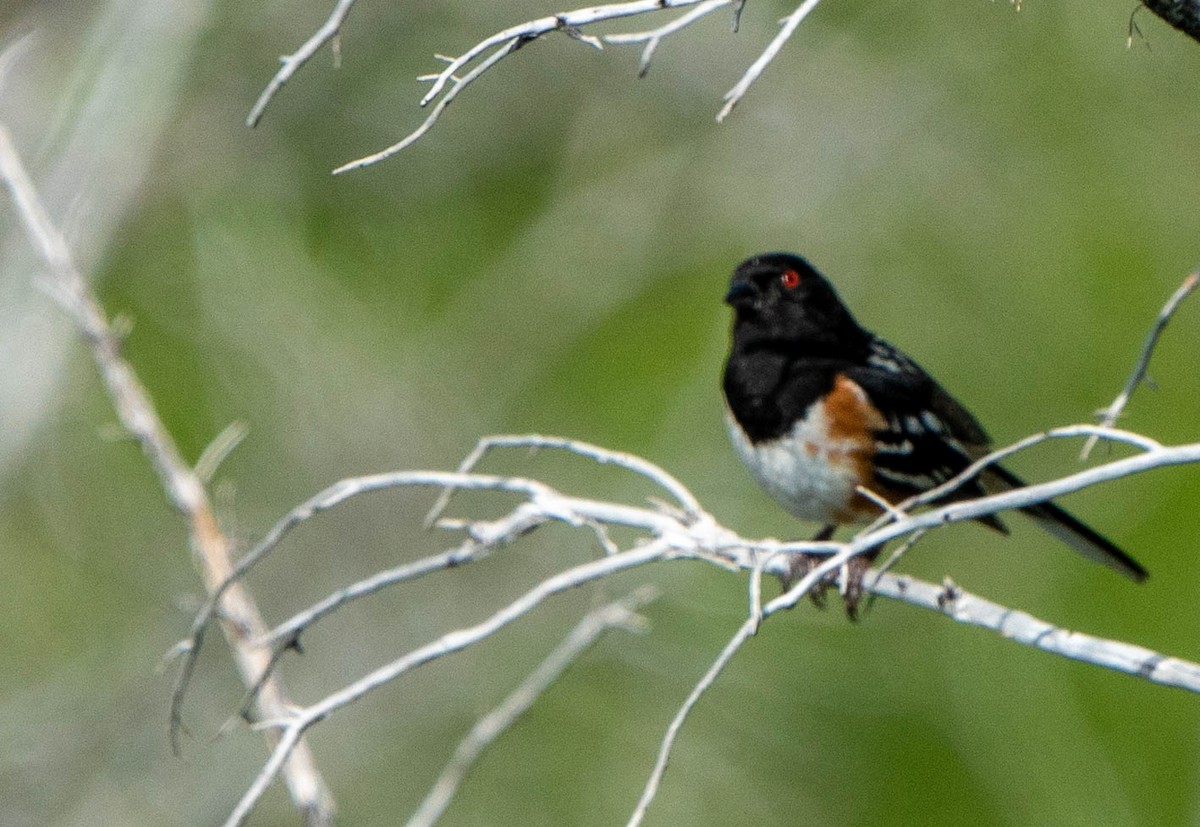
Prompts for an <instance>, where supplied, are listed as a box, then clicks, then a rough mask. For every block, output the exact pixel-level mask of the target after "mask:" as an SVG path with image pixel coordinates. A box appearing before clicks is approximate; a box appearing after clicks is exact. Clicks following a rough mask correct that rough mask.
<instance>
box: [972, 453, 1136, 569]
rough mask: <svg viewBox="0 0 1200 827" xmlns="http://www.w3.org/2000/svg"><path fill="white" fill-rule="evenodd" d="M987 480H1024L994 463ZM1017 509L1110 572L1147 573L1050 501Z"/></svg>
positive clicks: (1017, 483)
mask: <svg viewBox="0 0 1200 827" xmlns="http://www.w3.org/2000/svg"><path fill="white" fill-rule="evenodd" d="M984 476H985V479H987V480H988V481H989V482H992V481H994V482H996V483H997V484H998V486H999V487H1001V488H1003V489H1008V488H1024V487H1025V482H1024V481H1023V480H1022V479H1021V478H1020V477H1018V476H1017V475H1015V474H1013V473H1012V472H1010V471H1008V470H1007V469H1005V468H1001V467H1000V466H998V465H993V466H991V467H990V468H988V470H987V471H986V472H985V474H984ZM1021 512H1022V513H1023V514H1026V515H1028V516H1029V517H1030V518H1032V519H1033V521H1034V522H1036V523H1037V524H1038V525H1039V526H1041V527H1042V529H1044V530H1045V531H1047V532H1049V533H1050V534H1053V535H1054V536H1055V537H1057V538H1058V539H1059V540H1062V541H1063V542H1064V543H1066V544H1067V545H1068V546H1070V547H1071V548H1073V549H1075V550H1076V551H1077V552H1079V553H1080V554H1082V555H1083V556H1084V557H1087V558H1089V559H1091V560H1095V561H1096V562H1097V563H1103V564H1104V565H1106V566H1108V567H1109V568H1110V569H1113V570H1114V571H1118V572H1120V573H1121V574H1123V575H1125V576H1126V577H1128V578H1129V579H1130V580H1134V581H1136V582H1138V583H1140V582H1142V581H1143V580H1145V579H1146V578H1147V577H1149V576H1150V573H1149V572H1148V571H1146V570H1145V569H1144V568H1142V566H1141V564H1140V563H1138V561H1137V560H1134V559H1133V558H1132V557H1130V556H1129V555H1128V554H1126V553H1125V552H1124V551H1122V550H1121V549H1120V548H1118V547H1117V546H1116V545H1115V544H1114V543H1113V542H1112V541H1110V540H1109V539H1108V538H1107V537H1104V536H1103V535H1101V534H1099V533H1098V532H1096V531H1094V530H1092V529H1091V528H1089V527H1088V526H1086V525H1084V524H1083V523H1081V522H1080V521H1079V520H1077V519H1075V518H1074V517H1073V516H1071V514H1069V513H1068V512H1066V511H1064V510H1062V509H1061V508H1059V507H1058V506H1057V505H1055V504H1054V503H1051V502H1045V503H1039V504H1038V505H1031V506H1029V507H1028V508H1022V509H1021Z"/></svg>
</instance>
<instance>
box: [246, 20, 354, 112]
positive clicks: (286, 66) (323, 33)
mask: <svg viewBox="0 0 1200 827" xmlns="http://www.w3.org/2000/svg"><path fill="white" fill-rule="evenodd" d="M353 5H354V0H338V2H337V5H336V6H334V7H333V11H332V12H330V13H329V17H328V18H326V20H325V22H324V23H323V24H321V28H319V29H317V30H316V31H315V32H314V33H313V36H312V37H310V38H309V39H308V40H306V41H305V42H304V45H303V46H301V47H300V48H299V49H297V50H296V51H295V52H293V53H292V54H290V55H284V56H283V57H281V58H279V63H280V66H279V71H277V72H276V73H275V75H274V77H272V78H271V81H270V83H268V84H267V88H266V89H264V90H263V91H262V94H261V95H259V96H258V100H257V101H255V103H254V108H252V109H251V110H250V114H249V115H247V116H246V126H248V127H250V128H254V127H256V126H258V122H259V121H260V120H262V116H263V112H264V111H266V108H267V105H268V104H270V103H271V100H272V98H274V97H275V93H276V92H278V91H279V90H280V89H282V88H283V85H284V84H285V83H287V82H288V81H289V80H291V77H292V75H294V74H296V72H297V70H299V69H300V67H301V66H303V65H304V64H305V63H308V61H309V60H311V59H312V57H313V55H315V54H316V53H317V52H318V51H320V49H321V47H322V46H324V45H325V44H326V43H329V42H330V41H332V42H333V46H334V50H335V51H334V56H335V60H336V58H337V55H338V46H337V38H338V36H339V35H340V34H341V31H342V26H343V25H344V24H345V22H346V17H347V15H349V14H350V7H351V6H353Z"/></svg>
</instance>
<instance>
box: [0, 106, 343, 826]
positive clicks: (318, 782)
mask: <svg viewBox="0 0 1200 827" xmlns="http://www.w3.org/2000/svg"><path fill="white" fill-rule="evenodd" d="M0 178H2V179H3V181H4V185H5V186H6V187H7V188H8V190H9V192H10V194H11V195H12V198H13V203H14V204H15V206H16V208H17V213H18V214H19V216H20V218H21V221H22V222H23V223H24V225H25V229H26V231H27V233H28V235H29V239H30V242H31V243H32V244H33V246H34V247H35V248H36V249H37V250H38V252H40V253H41V255H42V257H43V258H44V259H45V260H46V264H47V265H48V267H49V269H50V278H49V280H48V281H46V282H45V283H44V287H45V289H46V290H47V292H49V293H50V295H51V296H52V297H53V298H54V299H55V300H56V301H57V302H58V303H59V304H60V305H61V306H62V308H63V309H64V310H65V311H66V313H67V315H68V316H70V318H71V320H72V321H73V322H74V323H75V325H76V327H78V329H79V332H80V333H81V334H82V335H83V338H84V339H85V340H86V341H87V343H88V345H89V346H90V347H91V351H92V358H93V359H94V360H95V362H96V367H97V368H98V369H99V371H100V376H101V378H102V379H103V381H104V385H105V389H106V390H107V391H108V395H109V397H110V398H111V399H112V403H113V407H114V408H115V409H116V412H117V417H118V418H119V419H120V421H121V424H122V425H124V426H125V428H126V429H127V430H128V431H129V433H130V434H132V436H133V437H134V439H136V440H137V442H138V444H139V445H140V446H141V448H142V452H143V453H144V454H145V455H146V459H147V460H148V461H149V463H150V465H151V467H152V468H153V469H154V471H155V473H156V474H157V475H158V479H159V482H160V483H161V485H162V487H163V491H164V492H165V493H166V495H167V498H168V499H169V500H170V501H171V503H172V505H174V506H175V508H176V509H178V510H179V512H180V513H181V514H183V516H184V518H185V520H186V521H187V526H188V536H189V539H190V541H191V546H192V549H193V551H194V552H195V555H196V557H197V558H198V559H199V561H200V563H201V567H202V571H203V574H204V580H205V586H206V587H207V588H208V589H209V590H210V591H212V590H215V589H217V588H218V587H219V586H221V584H223V583H226V582H231V585H229V587H228V588H226V589H225V590H224V595H223V598H222V600H221V602H220V606H221V611H220V614H221V629H222V631H223V632H224V633H225V639H226V641H227V642H228V643H229V647H230V649H231V650H232V652H233V654H234V659H235V661H236V662H237V666H238V670H239V672H240V673H241V676H242V680H243V681H244V682H245V683H246V685H247V686H253V685H255V684H256V682H257V681H258V677H259V675H260V674H261V673H262V672H263V670H264V669H265V668H266V666H267V663H268V654H267V651H266V650H264V649H262V648H261V647H259V646H258V645H256V644H255V643H254V640H255V638H257V637H259V636H260V635H261V634H262V632H263V631H264V630H265V629H266V624H265V623H264V622H263V620H262V616H261V615H260V614H259V611H258V608H257V606H256V605H255V603H254V600H253V598H252V597H251V596H250V593H249V591H247V589H246V588H245V587H244V586H243V585H242V584H241V583H240V582H236V581H231V579H230V578H231V575H232V573H233V566H232V562H231V555H230V551H231V544H230V542H229V540H228V538H227V537H226V536H225V534H224V533H223V532H222V531H221V528H220V526H219V525H218V523H217V518H216V516H215V514H214V512H213V509H212V505H211V503H210V502H209V499H208V493H207V492H206V491H205V489H204V484H203V483H202V482H201V481H200V478H199V477H198V476H197V475H196V473H195V472H194V471H193V470H192V469H191V468H189V467H188V466H187V464H186V463H185V462H184V461H183V458H182V456H181V455H180V453H179V449H178V448H177V447H176V445H175V442H174V440H173V439H172V438H171V435H170V434H169V433H168V432H167V430H166V428H165V426H164V425H163V423H162V420H161V419H160V418H159V416H158V413H157V412H156V411H155V408H154V403H153V402H152V401H151V399H150V395H149V393H148V392H147V391H146V389H145V387H144V386H143V385H142V383H141V382H140V381H139V380H138V377H137V374H136V373H135V372H134V370H133V367H132V366H131V365H130V364H129V363H128V362H127V361H125V359H124V358H123V357H122V356H121V342H120V339H119V338H118V337H117V335H116V333H114V332H113V329H112V327H111V325H110V324H109V321H108V317H107V316H106V315H105V313H104V309H103V307H101V305H100V303H99V301H98V300H97V299H96V296H95V294H94V293H93V292H92V289H91V285H90V284H89V283H88V281H87V279H85V278H84V276H83V274H82V273H80V272H79V270H78V269H77V268H76V267H75V264H74V261H73V259H72V256H71V252H70V250H69V248H68V246H67V242H66V239H65V238H64V237H63V235H62V233H61V232H59V230H58V228H57V227H56V226H55V225H54V223H53V222H52V221H51V220H50V217H49V215H48V214H47V213H46V210H45V207H43V205H42V202H41V198H40V197H39V195H38V192H37V189H36V188H35V187H34V185H33V182H32V181H31V180H30V178H29V175H28V173H27V172H26V171H25V166H24V164H23V163H22V162H21V159H20V156H19V155H18V154H17V151H16V148H15V147H14V146H13V144H12V139H11V138H10V136H9V134H8V130H7V129H6V128H4V127H3V126H0ZM290 706H291V701H290V700H289V699H288V697H287V695H286V694H285V693H284V690H283V687H282V686H281V685H280V684H279V682H278V681H275V680H270V681H267V682H265V683H264V684H263V685H262V686H261V688H260V692H259V694H258V702H257V708H258V712H259V714H260V715H261V716H263V717H266V718H276V717H278V716H279V715H280V714H283V712H284V710H286V709H288V708H289V707H290ZM269 740H270V741H272V742H274V741H275V738H274V735H273V734H272V735H271V736H269ZM292 747H293V748H292V749H290V750H289V753H290V754H289V758H288V761H287V764H286V766H284V767H283V774H284V779H285V782H286V784H287V787H288V792H289V794H290V795H291V797H292V802H293V803H294V804H295V806H296V807H297V809H299V810H300V811H301V812H302V813H303V814H304V815H305V818H306V819H307V821H308V823H309V824H312V825H325V824H331V823H332V821H333V812H334V801H333V797H332V796H331V794H330V792H329V790H328V788H327V787H326V786H325V782H324V781H323V780H322V778H321V774H320V773H319V772H318V770H317V767H316V764H315V763H314V761H313V757H312V754H311V753H310V752H309V750H308V747H307V745H306V744H304V743H303V742H302V741H298V742H297V743H295V744H293V745H292Z"/></svg>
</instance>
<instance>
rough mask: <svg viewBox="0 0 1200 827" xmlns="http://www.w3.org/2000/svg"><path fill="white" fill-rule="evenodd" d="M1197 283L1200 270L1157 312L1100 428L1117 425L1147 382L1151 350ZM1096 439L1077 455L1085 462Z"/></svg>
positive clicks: (1086, 443)
mask: <svg viewBox="0 0 1200 827" xmlns="http://www.w3.org/2000/svg"><path fill="white" fill-rule="evenodd" d="M1198 283H1200V270H1197V271H1196V272H1194V273H1191V274H1189V275H1188V277H1187V278H1185V279H1184V280H1183V283H1182V284H1180V285H1179V287H1177V288H1176V289H1175V292H1174V293H1172V294H1171V298H1169V299H1167V303H1166V304H1164V305H1163V308H1162V310H1160V311H1159V312H1158V318H1157V319H1155V320H1154V325H1153V326H1152V327H1151V328H1150V332H1149V333H1147V334H1146V341H1145V342H1144V343H1143V344H1142V352H1141V354H1140V355H1139V356H1138V360H1137V364H1136V365H1135V366H1134V368H1133V373H1131V374H1129V380H1128V381H1127V382H1126V383H1125V387H1124V388H1122V389H1121V392H1120V393H1119V394H1117V398H1116V399H1114V400H1113V402H1112V404H1111V405H1109V406H1108V407H1107V408H1105V409H1104V410H1103V411H1101V412H1100V414H1101V416H1100V425H1101V426H1102V427H1105V428H1111V427H1113V426H1114V425H1116V424H1117V419H1118V418H1120V416H1121V412H1122V411H1124V410H1125V405H1126V404H1128V402H1129V397H1131V396H1133V392H1134V391H1135V390H1137V387H1138V385H1140V384H1141V383H1142V382H1143V381H1144V380H1145V379H1146V372H1147V371H1148V370H1149V369H1150V357H1151V356H1153V355H1154V348H1155V346H1156V345H1157V344H1158V337H1159V336H1161V335H1162V332H1163V329H1164V328H1166V326H1167V322H1169V321H1171V317H1172V316H1173V315H1175V310H1176V309H1177V308H1178V307H1179V305H1180V303H1181V302H1182V301H1183V300H1184V299H1186V298H1187V297H1188V296H1189V295H1190V294H1191V292H1192V291H1193V290H1195V289H1196V285H1197V284H1198ZM1097 439H1099V437H1097V436H1092V437H1089V438H1088V441H1087V442H1085V443H1084V445H1083V450H1082V451H1081V452H1080V454H1079V458H1080V459H1087V458H1088V455H1089V454H1091V453H1092V449H1093V448H1095V447H1096V441H1097Z"/></svg>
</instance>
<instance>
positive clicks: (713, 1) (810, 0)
mask: <svg viewBox="0 0 1200 827" xmlns="http://www.w3.org/2000/svg"><path fill="white" fill-rule="evenodd" d="M818 2H819V0H804V2H803V3H802V4H801V5H800V6H799V7H798V8H797V9H796V10H795V11H793V12H792V13H791V14H790V15H788V17H787V18H785V19H784V20H783V21H782V29H781V30H780V32H779V34H777V35H776V36H775V38H774V39H772V40H771V42H770V43H769V44H768V45H767V47H766V49H765V50H764V51H763V53H762V54H761V55H760V56H759V57H758V59H757V60H755V61H754V63H753V64H752V65H751V66H750V68H749V69H748V70H747V71H746V72H745V74H744V75H743V76H742V78H741V80H740V81H738V83H737V85H736V86H734V87H733V88H732V89H731V90H730V91H729V92H728V93H727V94H726V95H725V105H724V106H723V107H722V109H721V111H720V113H719V114H718V115H717V120H718V121H721V120H724V118H725V117H726V116H727V115H728V114H729V113H730V112H731V111H732V110H733V107H734V106H736V105H737V103H738V101H740V100H741V98H742V96H743V95H745V93H746V91H747V90H748V89H749V88H750V86H751V85H752V84H753V83H754V81H755V80H757V79H758V77H759V75H761V74H762V73H763V71H764V70H765V69H766V67H767V65H768V64H769V63H770V62H771V61H772V60H774V59H775V56H776V55H777V54H778V53H779V51H780V50H781V49H782V48H783V45H784V43H786V42H787V40H788V38H790V37H791V36H792V34H793V33H794V32H795V30H796V28H797V27H798V26H799V25H800V22H801V21H802V20H803V19H804V18H805V17H806V16H807V15H808V14H809V12H811V11H812V10H813V9H814V8H815V7H816V5H817V3H818ZM731 3H732V4H733V5H734V7H735V10H736V13H737V14H736V15H735V26H734V30H735V31H736V20H737V15H740V13H741V8H742V5H743V3H741V2H738V1H737V0H634V2H627V3H610V4H607V5H600V6H588V7H586V8H581V9H575V10H573V11H568V12H562V13H561V14H555V15H550V16H547V17H540V18H538V19H536V20H530V21H527V22H525V23H520V24H518V25H515V26H510V27H508V28H507V29H504V30H502V31H499V32H496V33H495V34H493V35H491V36H489V37H486V38H484V39H483V40H481V41H479V42H478V43H476V44H475V45H474V46H472V47H471V48H469V49H467V50H466V51H465V52H463V53H462V54H461V55H459V56H458V57H442V56H441V55H439V56H438V58H439V59H440V60H442V61H443V62H444V63H445V64H446V65H445V66H444V67H443V68H442V69H441V70H439V71H438V72H435V73H432V74H429V75H424V76H422V77H421V78H419V79H420V80H425V81H429V82H430V87H429V90H428V91H427V92H426V93H425V96H424V97H423V98H421V106H428V105H429V104H431V103H433V102H434V101H435V100H436V101H437V103H436V104H435V105H434V108H433V110H432V111H431V112H430V113H429V115H428V116H427V117H426V118H425V120H424V121H423V122H422V123H421V125H420V126H418V127H417V128H416V129H415V130H413V131H412V132H410V133H409V134H408V135H406V136H405V137H404V138H403V139H401V140H400V141H398V142H396V143H394V144H392V145H391V146H389V147H387V148H386V149H384V150H381V151H379V152H375V153H373V154H371V155H367V156H365V157H362V158H359V159H357V160H355V161H351V162H349V163H347V164H343V165H342V166H340V167H338V168H337V169H335V170H334V171H333V174H334V175H340V174H342V173H344V172H350V171H351V170H356V169H362V168H363V167H366V166H370V165H371V164H375V163H378V162H379V161H382V160H384V159H385V158H389V157H391V156H392V155H395V154H396V153H397V152H400V151H401V150H403V149H406V148H407V147H409V146H412V144H413V143H415V142H416V141H418V140H419V139H420V138H421V137H423V136H424V135H425V134H426V133H427V132H429V130H430V129H431V128H432V127H433V125H434V124H435V123H437V121H438V119H439V118H440V117H441V116H442V114H443V113H444V112H445V110H446V107H447V106H449V105H450V103H451V102H452V101H453V100H454V99H455V98H456V97H457V96H458V95H459V94H460V93H461V92H462V91H463V90H464V89H466V88H467V87H468V86H470V85H471V84H472V83H474V82H475V81H476V80H478V79H479V78H480V77H481V76H482V75H483V74H484V73H485V72H487V71H488V70H489V69H491V68H492V67H493V66H495V65H496V64H497V63H499V62H500V61H501V60H503V59H504V58H505V57H507V56H509V55H510V54H512V53H513V52H515V51H516V50H517V49H520V48H521V47H523V46H525V45H526V44H529V43H532V42H533V41H535V40H538V39H540V38H542V37H543V36H545V35H547V34H550V33H552V32H561V33H564V34H566V35H568V36H569V37H571V38H573V39H575V40H579V41H581V42H584V43H586V44H588V45H590V46H593V47H595V48H597V49H599V48H602V41H601V39H599V38H596V37H593V36H591V35H587V34H584V29H585V28H586V27H588V26H590V25H593V24H595V23H599V22H601V21H605V20H617V19H622V18H627V17H636V16H638V15H646V14H655V13H657V12H662V11H667V10H671V9H685V8H691V11H689V12H687V13H685V14H683V15H681V16H680V17H677V18H675V19H674V20H672V21H671V22H669V23H667V24H665V25H663V26H660V27H658V28H657V29H652V30H649V31H646V32H637V33H632V34H626V35H610V36H608V37H606V38H604V42H608V43H613V44H616V43H640V42H645V43H646V45H645V47H644V48H643V50H642V56H641V61H640V65H639V72H638V73H639V75H645V73H646V70H647V69H648V68H649V64H650V59H651V57H652V56H653V54H654V51H655V50H656V49H657V48H658V45H659V43H660V42H661V40H662V38H663V37H665V36H667V35H669V34H672V33H674V32H678V31H679V30H681V29H684V28H686V27H687V26H689V25H690V24H692V23H694V22H695V21H696V20H699V19H700V18H701V17H704V16H706V15H708V14H709V13H711V12H713V11H715V10H716V9H718V8H721V7H723V6H726V5H730V4H731ZM314 38H316V35H314ZM310 42H312V41H310ZM306 45H307V44H306ZM317 45H318V46H319V45H320V44H317ZM485 55H486V57H485ZM470 66H473V68H471V69H470V70H468V67H470ZM282 71H283V70H281V72H282ZM264 94H265V93H264Z"/></svg>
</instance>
